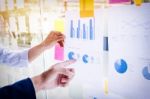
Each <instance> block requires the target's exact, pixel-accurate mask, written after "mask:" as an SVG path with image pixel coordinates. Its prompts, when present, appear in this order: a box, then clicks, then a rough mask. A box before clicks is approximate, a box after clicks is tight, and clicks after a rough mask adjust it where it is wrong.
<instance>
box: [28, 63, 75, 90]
mask: <svg viewBox="0 0 150 99" xmlns="http://www.w3.org/2000/svg"><path fill="white" fill-rule="evenodd" d="M75 61H76V60H68V61H64V62H61V63H57V64H55V65H53V66H52V67H51V68H50V69H49V70H47V71H45V72H43V73H42V74H41V75H39V76H36V77H33V78H31V80H32V82H33V85H34V87H35V90H36V91H39V90H42V89H53V88H56V87H65V86H67V85H68V84H69V82H70V80H71V79H72V78H73V76H74V74H75V72H74V69H73V68H66V66H68V65H71V64H73V63H75Z"/></svg>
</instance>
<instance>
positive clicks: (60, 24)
mask: <svg viewBox="0 0 150 99" xmlns="http://www.w3.org/2000/svg"><path fill="white" fill-rule="evenodd" d="M54 27H55V31H60V32H61V33H64V31H65V30H64V20H63V19H57V20H55V23H54ZM54 57H55V59H56V60H61V61H63V60H64V47H61V46H60V45H59V44H56V46H55V56H54Z"/></svg>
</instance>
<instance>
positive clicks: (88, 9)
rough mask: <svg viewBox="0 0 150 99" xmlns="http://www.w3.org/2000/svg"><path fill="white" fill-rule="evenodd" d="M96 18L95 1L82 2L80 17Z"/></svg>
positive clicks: (85, 0)
mask: <svg viewBox="0 0 150 99" xmlns="http://www.w3.org/2000/svg"><path fill="white" fill-rule="evenodd" d="M93 16H94V0H80V17H93Z"/></svg>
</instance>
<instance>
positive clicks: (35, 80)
mask: <svg viewBox="0 0 150 99" xmlns="http://www.w3.org/2000/svg"><path fill="white" fill-rule="evenodd" d="M31 81H32V83H33V86H34V89H35V91H36V92H38V91H40V90H42V89H43V85H42V84H43V83H42V79H41V76H40V75H39V76H35V77H33V78H31Z"/></svg>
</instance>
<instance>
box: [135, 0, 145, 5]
mask: <svg viewBox="0 0 150 99" xmlns="http://www.w3.org/2000/svg"><path fill="white" fill-rule="evenodd" d="M142 2H143V0H134V4H135V5H136V6H140V5H141V4H142Z"/></svg>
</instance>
